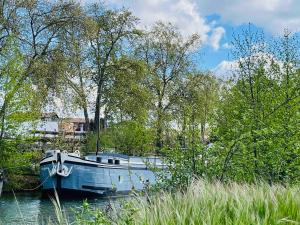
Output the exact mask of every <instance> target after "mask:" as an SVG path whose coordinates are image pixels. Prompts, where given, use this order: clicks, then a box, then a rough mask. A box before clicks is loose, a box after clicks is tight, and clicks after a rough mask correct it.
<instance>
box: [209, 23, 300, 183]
mask: <svg viewBox="0 0 300 225" xmlns="http://www.w3.org/2000/svg"><path fill="white" fill-rule="evenodd" d="M295 43H296V42H295V41H294V38H293V37H292V36H290V35H289V34H287V35H285V36H284V37H283V38H282V39H280V40H279V41H278V42H277V43H276V48H274V49H275V50H276V51H275V50H273V51H271V52H272V54H270V50H269V51H268V50H267V48H266V46H267V43H266V42H265V41H264V40H263V39H262V35H260V34H257V33H255V32H252V31H251V27H249V29H248V30H246V31H245V34H244V36H240V37H239V38H237V39H235V46H236V48H235V50H234V51H235V54H236V56H237V58H238V65H239V67H238V68H237V70H236V81H235V82H234V83H232V85H231V86H230V87H228V88H227V90H226V91H225V92H224V93H223V96H222V101H221V102H220V105H219V107H218V112H217V116H216V123H215V126H214V136H215V138H216V142H215V143H214V147H215V149H214V150H213V152H214V154H215V153H216V156H217V158H218V159H217V160H214V161H213V162H211V167H216V168H218V171H217V170H216V174H215V175H216V177H218V178H219V179H221V180H231V179H234V180H237V181H248V182H254V181H256V180H260V179H262V180H266V181H268V182H269V183H273V182H282V183H286V182H298V181H299V168H298V165H299V159H298V157H297V155H298V154H299V144H300V142H299V138H298V137H299V129H297V128H296V127H297V126H295V124H297V123H298V121H299V113H298V112H299V104H298V101H299V90H300V89H299V87H300V86H299V83H298V78H299V74H298V72H297V69H296V68H297V66H296V65H297V59H298V58H297V54H296V51H297V50H296V49H297V47H296V45H295ZM243 46H244V47H243ZM278 49H280V50H278ZM217 149H218V150H217Z"/></svg>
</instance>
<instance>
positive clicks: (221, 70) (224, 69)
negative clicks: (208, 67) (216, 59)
mask: <svg viewBox="0 0 300 225" xmlns="http://www.w3.org/2000/svg"><path fill="white" fill-rule="evenodd" d="M237 68H238V62H237V61H228V60H223V61H222V62H220V63H219V64H218V65H217V66H216V67H215V68H214V69H213V70H212V71H213V73H214V74H215V75H216V76H217V77H219V78H222V79H229V78H231V77H232V75H233V74H234V71H236V69H237Z"/></svg>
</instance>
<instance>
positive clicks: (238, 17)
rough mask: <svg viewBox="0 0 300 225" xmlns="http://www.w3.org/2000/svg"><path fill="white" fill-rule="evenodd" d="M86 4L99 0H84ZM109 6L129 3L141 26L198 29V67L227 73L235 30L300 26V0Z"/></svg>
mask: <svg viewBox="0 0 300 225" xmlns="http://www.w3.org/2000/svg"><path fill="white" fill-rule="evenodd" d="M81 1H82V3H83V4H85V3H92V2H96V0H81ZM104 1H105V3H106V4H107V5H108V6H109V7H113V8H120V7H125V8H128V9H129V10H131V11H132V12H133V14H134V15H136V16H137V17H139V18H140V24H139V26H140V27H141V28H144V27H150V26H151V24H153V23H154V22H156V21H168V22H171V23H173V24H175V25H176V26H177V27H178V28H179V29H180V30H181V31H182V33H183V34H184V35H191V34H193V33H198V34H199V35H200V36H201V37H202V46H201V49H200V52H201V54H200V57H199V60H198V67H199V68H201V69H205V70H206V69H209V70H213V71H215V73H216V74H217V75H218V76H223V74H225V73H226V71H227V70H228V69H230V67H231V66H232V63H233V61H232V60H233V59H232V57H231V55H230V51H231V40H232V35H233V32H235V33H238V32H240V31H241V30H242V29H243V28H245V27H246V26H248V24H249V22H250V23H251V24H253V29H261V30H262V31H263V32H264V33H265V35H266V36H278V35H281V34H282V33H283V30H284V29H285V28H288V29H289V30H290V31H292V32H295V33H296V32H299V30H300V13H299V12H300V1H299V0H263V1H262V0H104Z"/></svg>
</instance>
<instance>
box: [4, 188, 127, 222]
mask: <svg viewBox="0 0 300 225" xmlns="http://www.w3.org/2000/svg"><path fill="white" fill-rule="evenodd" d="M123 199H124V198H115V199H108V198H104V199H103V198H92V199H87V201H88V203H89V204H90V206H91V207H93V208H96V207H98V208H101V209H103V210H105V209H106V208H107V207H108V206H111V205H112V206H115V207H116V205H118V204H119V205H120V202H121V201H122V200H123ZM60 202H61V207H62V209H63V211H64V213H65V215H67V217H68V219H69V221H70V222H72V221H73V220H74V211H76V210H77V211H79V210H80V209H81V207H82V203H83V199H74V200H71V199H64V200H60ZM49 220H50V221H52V222H55V221H56V216H55V207H54V206H53V203H52V202H51V200H50V199H45V198H42V197H41V193H39V192H37V193H16V194H15V196H14V195H13V194H12V193H2V196H1V197H0V225H23V224H24V225H25V224H26V225H36V224H39V225H40V224H41V225H44V224H45V225H47V224H49Z"/></svg>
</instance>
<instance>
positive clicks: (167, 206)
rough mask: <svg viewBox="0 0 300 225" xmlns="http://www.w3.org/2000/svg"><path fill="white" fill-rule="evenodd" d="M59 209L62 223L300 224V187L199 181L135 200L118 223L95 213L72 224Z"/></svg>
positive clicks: (127, 205) (145, 224)
mask: <svg viewBox="0 0 300 225" xmlns="http://www.w3.org/2000/svg"><path fill="white" fill-rule="evenodd" d="M55 202H56V203H55ZM55 204H57V200H56V201H54V205H55ZM55 207H56V209H57V221H58V222H59V224H95V225H96V224H118V225H122V224H132V225H160V224H161V225H181V224H182V225H183V224H184V225H185V224H187V225H190V224H191V225H193V224H195V225H196V224H197V225H198V224H205V225H215V224H216V225H217V224H218V225H219V224H222V225H223V224H234V225H236V224H241V225H244V224H268V225H269V224H300V187H298V186H289V187H284V186H282V185H273V186H269V185H268V184H265V183H260V184H237V183H229V184H222V183H219V182H215V183H210V182H207V181H204V180H198V181H195V182H193V183H192V184H191V185H190V186H189V187H188V189H187V190H185V191H182V192H180V191H178V192H176V193H169V192H160V193H157V194H156V195H154V196H152V197H150V199H148V198H147V199H145V198H134V199H133V198H132V199H131V200H129V201H127V202H126V203H125V204H124V205H123V207H122V209H120V210H119V214H118V215H116V217H115V219H114V220H108V219H107V217H106V216H105V215H104V214H102V213H100V214H99V211H94V212H95V214H94V216H93V218H94V219H92V220H82V219H80V220H78V218H77V221H72V222H71V223H70V222H69V221H67V220H66V217H65V216H64V215H63V214H61V213H60V212H61V208H60V206H59V204H58V205H56V206H55ZM88 211H89V213H91V212H92V211H90V210H88ZM96 212H98V216H96V215H97V213H96ZM89 218H91V217H89ZM97 218H98V219H97ZM103 218H105V219H103Z"/></svg>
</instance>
